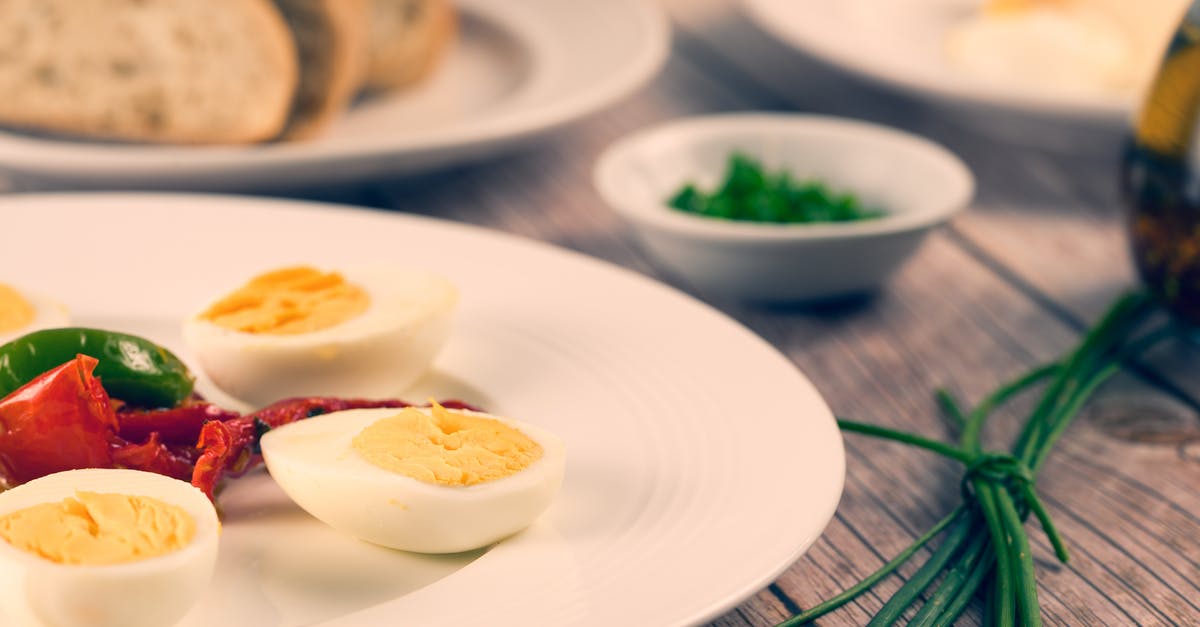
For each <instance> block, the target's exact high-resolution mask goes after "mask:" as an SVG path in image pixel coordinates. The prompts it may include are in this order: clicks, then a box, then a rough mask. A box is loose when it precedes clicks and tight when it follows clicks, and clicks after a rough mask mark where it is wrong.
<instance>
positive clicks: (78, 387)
mask: <svg viewBox="0 0 1200 627" xmlns="http://www.w3.org/2000/svg"><path fill="white" fill-rule="evenodd" d="M96 364H97V361H96V360H95V359H94V358H92V357H88V356H86V355H79V356H77V357H76V358H75V359H73V360H71V361H69V362H67V363H65V364H63V365H61V366H58V367H57V368H54V369H53V370H50V371H48V372H46V373H44V374H42V375H40V376H38V377H37V378H35V379H33V380H32V381H30V382H29V383H27V384H25V385H23V386H21V387H20V388H19V389H17V390H16V391H14V392H13V393H12V394H9V395H8V396H6V397H5V398H4V399H3V400H0V480H2V481H3V482H4V483H5V484H6V485H7V486H13V485H17V484H20V483H24V482H26V481H29V480H31V479H36V478H38V477H41V476H44V475H48V474H51V473H54V472H59V471H62V470H71V469H74V468H111V467H112V466H113V457H112V444H113V439H112V438H113V435H114V434H115V433H116V431H117V420H116V417H115V415H114V413H113V407H112V403H111V402H110V401H109V398H108V393H107V392H105V391H104V388H103V387H102V386H101V385H100V380H99V379H97V378H95V377H94V376H92V372H93V371H94V370H95V369H96Z"/></svg>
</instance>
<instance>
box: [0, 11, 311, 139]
mask: <svg viewBox="0 0 1200 627" xmlns="http://www.w3.org/2000/svg"><path fill="white" fill-rule="evenodd" d="M297 78H298V68H297V65H296V49H295V45H294V43H293V40H292V37H291V35H290V33H289V31H288V29H287V27H286V25H285V24H284V22H283V19H282V17H281V16H280V14H279V12H278V11H276V9H275V7H274V6H273V5H272V4H271V2H270V1H269V0H204V1H203V2H196V1H195V0H6V1H5V2H2V3H0V94H4V96H3V97H2V98H0V124H3V125H6V126H11V127H19V128H26V129H32V130H37V131H44V132H50V133H55V134H66V135H72V136H84V137H92V138H102V139H115V140H126V141H146V142H174V143H194V144H201V143H245V142H256V141H263V140H268V139H271V138H273V137H275V136H276V135H278V133H279V131H280V129H281V128H282V127H283V123H284V120H285V119H286V116H287V112H288V110H289V106H290V104H291V101H292V96H293V94H294V91H295V88H296V84H297Z"/></svg>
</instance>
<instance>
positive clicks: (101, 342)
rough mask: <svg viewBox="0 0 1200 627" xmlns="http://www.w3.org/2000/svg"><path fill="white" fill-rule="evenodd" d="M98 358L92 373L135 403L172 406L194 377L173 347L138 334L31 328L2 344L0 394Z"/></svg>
mask: <svg viewBox="0 0 1200 627" xmlns="http://www.w3.org/2000/svg"><path fill="white" fill-rule="evenodd" d="M77 354H84V355H88V356H90V357H95V358H96V359H97V360H99V361H100V364H99V365H98V366H97V367H96V372H95V374H96V376H97V377H99V378H100V380H101V382H102V383H103V385H104V389H105V390H107V391H108V393H109V395H110V396H112V397H113V398H117V399H120V400H122V401H125V402H126V403H129V404H130V405H135V406H138V407H146V408H156V407H174V406H175V405H178V404H179V402H180V401H182V400H183V399H185V398H187V397H188V395H190V394H191V393H192V387H193V386H194V385H195V377H193V376H192V373H191V372H190V371H189V370H188V368H187V366H186V365H184V363H183V362H182V361H181V360H180V359H179V358H178V357H176V356H175V355H174V354H173V353H171V351H169V350H167V349H165V348H163V347H161V346H159V345H158V344H155V343H154V342H151V341H150V340H147V339H145V338H141V337H138V336H136V335H129V334H127V333H117V332H115V331H104V330H101V329H86V328H81V327H65V328H60V329H45V330H42V331H34V332H33V333H30V334H28V335H24V336H22V337H19V338H17V339H15V340H13V341H11V342H9V343H8V344H5V345H3V346H0V398H3V397H5V396H8V395H9V394H11V393H12V392H13V391H15V390H16V389H17V388H19V387H21V386H22V385H25V384H26V383H28V382H29V381H31V380H33V379H34V378H35V377H37V376H38V375H40V374H42V373H43V372H46V371H48V370H50V369H52V368H55V367H57V366H60V365H62V364H64V363H66V362H68V361H70V360H72V359H74V358H75V355H77Z"/></svg>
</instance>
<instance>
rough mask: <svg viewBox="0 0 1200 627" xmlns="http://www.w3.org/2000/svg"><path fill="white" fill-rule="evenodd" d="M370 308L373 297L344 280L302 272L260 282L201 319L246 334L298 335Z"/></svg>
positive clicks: (276, 273) (305, 269)
mask: <svg viewBox="0 0 1200 627" xmlns="http://www.w3.org/2000/svg"><path fill="white" fill-rule="evenodd" d="M369 304H370V297H369V296H368V295H367V293H366V292H365V291H363V289H362V288H360V287H358V286H357V285H353V284H351V283H347V282H346V280H345V279H344V278H342V275H341V274H338V273H336V272H321V271H320V270H317V269H315V268H310V267H306V266H298V267H292V268H282V269H280V270H275V271H273V272H268V273H266V274H261V275H259V276H257V277H254V278H253V279H251V280H250V282H249V283H247V284H245V285H243V286H242V287H241V288H239V289H238V290H237V291H235V292H233V293H232V294H229V295H228V296H226V297H225V298H222V299H221V300H220V301H218V302H216V303H215V304H213V305H212V306H211V307H209V308H208V310H207V311H205V312H204V313H202V314H200V318H201V319H203V320H208V321H209V322H212V323H213V324H215V325H217V326H221V327H225V328H227V329H233V330H235V331H242V332H244V333H261V334H269V335H296V334H301V333H311V332H313V331H320V330H321V329H328V328H330V327H333V326H336V325H338V324H341V323H343V322H345V321H347V320H350V319H351V318H354V317H355V316H358V315H361V314H362V313H363V312H364V311H366V310H367V306H368V305H369Z"/></svg>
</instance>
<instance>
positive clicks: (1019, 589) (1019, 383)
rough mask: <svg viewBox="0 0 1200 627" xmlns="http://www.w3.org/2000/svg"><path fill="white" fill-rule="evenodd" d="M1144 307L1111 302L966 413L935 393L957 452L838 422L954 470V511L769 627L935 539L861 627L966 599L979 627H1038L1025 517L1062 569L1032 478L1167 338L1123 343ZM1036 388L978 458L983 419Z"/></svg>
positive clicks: (925, 619)
mask: <svg viewBox="0 0 1200 627" xmlns="http://www.w3.org/2000/svg"><path fill="white" fill-rule="evenodd" d="M1153 307H1154V306H1153V302H1152V300H1151V298H1150V296H1149V295H1147V294H1145V293H1135V294H1129V295H1126V296H1124V297H1122V298H1120V299H1119V300H1118V301H1117V302H1116V303H1115V304H1114V305H1113V306H1112V308H1110V309H1109V311H1108V312H1107V313H1106V314H1105V315H1104V316H1103V317H1102V318H1101V319H1100V321H1099V322H1098V323H1097V324H1096V325H1095V326H1093V327H1092V328H1091V329H1090V330H1089V331H1088V333H1087V334H1086V335H1084V337H1083V339H1082V341H1081V342H1080V344H1079V345H1078V346H1077V347H1076V348H1075V349H1074V350H1072V351H1071V352H1070V353H1068V354H1067V355H1066V356H1065V357H1064V358H1063V359H1061V360H1059V361H1056V362H1054V363H1051V364H1047V365H1044V366H1040V367H1037V368H1034V369H1032V370H1030V371H1029V372H1027V373H1025V374H1023V375H1021V376H1020V377H1017V378H1016V379H1014V380H1013V381H1011V382H1009V383H1007V384H1005V385H1002V386H1000V387H999V388H997V389H996V390H995V391H994V392H992V393H991V394H990V395H988V396H987V397H986V398H984V399H983V400H982V401H981V402H980V403H979V404H978V405H977V406H975V407H974V408H973V409H972V410H971V411H970V412H964V411H963V410H962V409H961V405H960V404H959V403H958V401H956V400H955V399H954V397H953V396H952V395H951V394H950V393H949V392H947V391H945V390H938V391H937V393H936V398H937V401H938V404H939V406H940V407H941V408H942V410H943V412H944V413H945V415H946V417H947V419H948V420H949V422H950V424H952V425H954V427H956V428H957V429H959V430H960V437H959V442H958V444H957V446H955V445H952V444H946V443H943V442H939V441H936V440H932V439H929V438H925V437H922V436H919V435H915V434H911V433H906V432H903V431H897V430H895V429H890V428H887V427H882V426H877V425H871V424H865V423H861V422H854V421H851V420H844V419H841V420H838V425H839V427H840V428H841V429H842V430H843V431H846V432H852V433H859V434H863V435H867V436H870V437H877V438H883V439H887V440H892V441H895V442H899V443H902V444H908V445H910V446H915V447H918V448H921V449H924V450H927V451H930V452H932V453H935V454H937V455H941V456H943V457H945V458H947V459H951V460H954V461H957V462H959V463H961V464H962V465H963V477H962V481H961V485H962V493H963V502H962V503H961V504H960V505H958V506H957V507H956V508H955V509H954V510H953V511H951V512H950V513H949V514H948V515H947V516H946V517H945V518H942V519H941V520H940V521H938V522H937V524H935V525H934V526H933V527H932V528H930V529H929V530H928V531H927V532H926V533H925V534H923V535H922V536H921V537H920V538H918V539H917V540H916V542H914V543H913V544H912V545H911V546H909V547H908V548H907V549H905V550H904V551H901V552H900V554H898V555H897V556H896V557H894V558H893V559H892V560H891V561H889V562H888V563H887V564H884V566H883V567H882V568H880V569H879V570H877V571H876V572H874V573H872V574H871V575H870V576H868V577H867V578H865V579H863V580H862V581H861V582H859V583H858V584H856V585H854V586H852V587H850V588H849V589H847V590H846V591H845V592H843V593H841V594H839V595H837V596H835V597H833V598H832V599H829V600H827V601H825V602H823V603H821V604H819V605H816V606H814V607H812V608H809V609H807V610H804V611H803V612H801V613H799V614H797V615H796V616H793V617H792V618H790V619H788V620H786V621H784V622H782V623H780V624H779V627H793V626H795V625H801V624H805V623H808V622H811V621H813V620H815V619H817V618H819V617H821V616H824V615H825V614H828V613H829V612H832V611H834V610H836V609H838V608H839V607H841V606H843V605H845V604H846V603H849V602H850V601H852V600H854V599H855V598H856V597H858V596H859V595H861V594H862V593H864V592H866V591H867V590H869V589H871V588H872V587H873V586H874V585H875V584H877V583H878V582H880V581H882V580H883V579H885V578H887V577H888V576H890V575H892V574H893V573H895V571H896V570H897V569H899V568H900V567H901V566H902V565H904V564H905V563H907V562H908V561H909V560H911V559H913V558H914V557H915V556H916V554H917V553H919V552H920V551H921V549H922V548H925V547H927V546H931V545H934V540H936V539H939V538H940V542H938V543H937V544H936V546H935V547H934V548H933V549H932V551H931V552H930V555H929V557H928V558H927V559H926V560H925V562H924V563H923V564H922V565H921V566H920V567H919V568H918V569H917V571H916V572H915V573H914V574H913V575H912V576H911V577H909V579H908V580H907V581H906V582H905V583H904V585H902V586H901V587H900V589H899V590H897V591H896V592H895V593H894V594H893V595H892V596H891V597H890V598H889V599H888V600H887V602H885V604H884V606H883V607H882V608H881V609H880V611H879V612H877V613H876V615H875V617H874V618H873V619H872V621H871V623H870V624H871V625H878V626H886V625H894V624H897V623H898V622H900V620H901V618H902V617H903V616H904V615H905V614H906V613H908V612H909V611H910V610H913V609H914V608H915V614H913V616H912V618H911V619H910V620H909V623H908V624H909V625H914V626H921V627H933V626H942V625H951V624H953V623H954V621H955V619H957V618H958V617H959V616H961V615H962V613H963V612H964V611H965V610H966V608H967V607H969V606H970V603H971V600H972V599H974V598H976V597H982V598H984V600H985V606H986V612H985V624H988V625H998V626H1001V627H1009V626H1013V625H1018V624H1020V625H1035V626H1036V625H1041V612H1040V610H1039V606H1038V597H1037V579H1036V572H1035V568H1034V562H1033V555H1032V552H1031V550H1030V544H1029V536H1028V535H1027V534H1026V532H1025V521H1026V519H1028V517H1029V516H1030V515H1031V514H1032V515H1033V517H1034V518H1036V519H1037V521H1038V524H1039V525H1040V526H1041V528H1042V531H1043V533H1045V534H1046V537H1047V539H1048V540H1049V542H1050V545H1051V546H1052V547H1053V549H1054V553H1055V556H1056V557H1057V558H1058V559H1059V560H1060V561H1062V562H1064V563H1065V562H1066V561H1067V560H1068V559H1069V556H1068V553H1067V549H1066V544H1065V542H1064V541H1063V539H1062V537H1061V536H1060V535H1059V533H1058V530H1057V529H1056V528H1055V526H1054V523H1053V521H1052V520H1051V519H1050V515H1049V513H1048V512H1047V511H1046V507H1045V505H1044V504H1043V503H1042V502H1041V499H1040V498H1038V496H1037V492H1036V490H1035V486H1034V484H1035V482H1036V480H1037V472H1038V470H1040V469H1041V467H1042V465H1043V464H1044V463H1045V461H1046V458H1047V457H1048V456H1049V455H1050V452H1051V450H1052V449H1053V448H1054V446H1055V444H1057V443H1058V441H1059V439H1060V438H1061V437H1062V436H1063V434H1064V433H1065V432H1066V430H1067V427H1068V426H1070V424H1071V422H1072V421H1073V420H1074V418H1075V417H1076V416H1077V415H1078V413H1079V411H1080V409H1082V408H1083V406H1084V404H1085V403H1087V401H1088V399H1089V398H1090V397H1091V396H1092V394H1093V393H1094V392H1095V391H1096V389H1097V388H1099V387H1100V385H1101V384H1103V383H1104V381H1106V380H1107V379H1108V378H1109V377H1111V376H1112V375H1113V374H1115V373H1117V372H1118V371H1119V370H1120V368H1121V364H1122V362H1123V361H1124V360H1126V359H1129V358H1131V357H1134V356H1136V354H1138V353H1139V352H1140V351H1142V350H1144V349H1145V348H1147V347H1149V346H1150V345H1152V344H1154V343H1155V342H1157V341H1158V340H1160V339H1162V338H1164V337H1166V336H1167V335H1168V334H1169V328H1164V329H1159V330H1157V331H1155V332H1153V333H1150V334H1146V335H1144V336H1142V338H1140V339H1138V340H1135V341H1130V340H1129V338H1132V337H1134V336H1135V334H1136V331H1137V330H1138V329H1139V327H1140V326H1141V325H1142V323H1143V322H1144V321H1145V320H1146V318H1147V317H1148V315H1149V314H1150V313H1151V312H1152V311H1153ZM1042 382H1046V384H1045V389H1044V391H1043V393H1042V396H1041V398H1040V399H1039V400H1038V402H1037V403H1036V404H1035V405H1034V409H1033V410H1032V411H1031V412H1030V414H1029V415H1028V416H1027V417H1026V418H1025V421H1024V423H1023V424H1022V426H1021V429H1020V432H1019V434H1018V435H1017V437H1016V439H1015V440H1014V442H1013V443H1012V445H1011V447H1010V448H1009V451H1007V452H1005V451H996V450H988V449H986V448H985V447H984V442H983V431H984V427H985V426H986V423H987V420H988V418H989V417H990V416H991V415H992V414H993V412H994V411H995V410H996V409H998V408H1000V407H1002V406H1003V405H1004V404H1005V403H1007V402H1008V401H1009V400H1011V399H1012V398H1014V397H1016V396H1017V395H1018V394H1020V393H1022V392H1025V391H1027V390H1029V389H1030V388H1032V387H1033V386H1035V385H1038V384H1039V383H1042Z"/></svg>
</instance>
